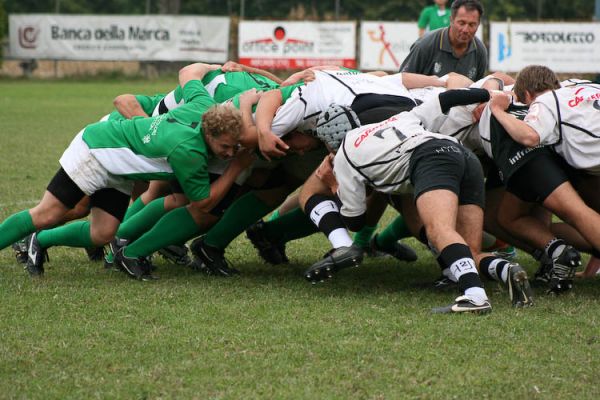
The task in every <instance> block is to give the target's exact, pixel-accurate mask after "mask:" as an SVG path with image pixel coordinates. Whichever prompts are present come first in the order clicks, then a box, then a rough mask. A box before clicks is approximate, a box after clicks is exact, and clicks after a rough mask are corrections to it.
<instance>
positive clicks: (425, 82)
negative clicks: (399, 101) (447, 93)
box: [400, 72, 446, 89]
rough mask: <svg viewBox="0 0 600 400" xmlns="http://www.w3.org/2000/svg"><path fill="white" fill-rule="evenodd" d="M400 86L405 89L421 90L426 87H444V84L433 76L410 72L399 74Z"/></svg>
mask: <svg viewBox="0 0 600 400" xmlns="http://www.w3.org/2000/svg"><path fill="white" fill-rule="evenodd" d="M400 74H401V76H402V84H403V85H404V87H406V88H407V89H415V88H422V87H427V86H433V87H445V86H446V82H445V81H443V80H442V79H440V78H439V77H437V76H435V75H422V74H415V73H412V72H401V73H400Z"/></svg>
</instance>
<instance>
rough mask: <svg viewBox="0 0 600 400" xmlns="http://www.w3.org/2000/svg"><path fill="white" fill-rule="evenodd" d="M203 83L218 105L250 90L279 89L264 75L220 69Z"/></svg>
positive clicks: (205, 78) (209, 75)
mask: <svg viewBox="0 0 600 400" xmlns="http://www.w3.org/2000/svg"><path fill="white" fill-rule="evenodd" d="M202 83H204V85H205V86H206V89H207V90H208V92H209V93H210V94H211V95H212V96H213V98H214V99H215V101H216V102H217V103H222V102H224V101H227V100H229V99H231V98H233V96H235V95H236V94H238V93H242V92H245V91H246V90H249V89H256V90H260V91H266V90H271V89H277V88H278V87H279V85H278V84H277V82H275V81H272V80H271V79H269V78H267V77H265V76H262V75H258V74H253V73H250V72H223V71H221V70H220V69H218V70H215V71H210V72H208V73H207V74H206V75H205V76H204V78H203V79H202Z"/></svg>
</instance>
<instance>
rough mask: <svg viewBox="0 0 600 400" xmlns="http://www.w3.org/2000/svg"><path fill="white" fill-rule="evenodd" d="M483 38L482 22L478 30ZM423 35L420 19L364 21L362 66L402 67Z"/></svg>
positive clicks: (389, 69) (361, 50)
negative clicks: (420, 30)
mask: <svg viewBox="0 0 600 400" xmlns="http://www.w3.org/2000/svg"><path fill="white" fill-rule="evenodd" d="M475 35H476V36H477V37H478V38H479V39H481V40H483V29H482V27H481V25H480V26H479V29H478V30H477V33H476V34H475ZM418 38H419V28H418V27H417V22H416V21H415V22H384V21H361V22H360V69H365V70H383V71H396V72H397V71H398V69H399V68H400V65H401V64H402V61H404V59H405V58H406V56H407V55H408V53H409V52H410V46H412V44H413V43H414V42H415V41H416V40H417V39H418Z"/></svg>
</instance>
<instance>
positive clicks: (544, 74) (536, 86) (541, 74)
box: [513, 65, 560, 103]
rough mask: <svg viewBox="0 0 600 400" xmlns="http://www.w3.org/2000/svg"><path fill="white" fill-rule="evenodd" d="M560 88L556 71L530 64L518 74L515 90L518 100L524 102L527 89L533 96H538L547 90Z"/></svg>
mask: <svg viewBox="0 0 600 400" xmlns="http://www.w3.org/2000/svg"><path fill="white" fill-rule="evenodd" d="M558 88H560V81H559V80H558V77H557V76H556V74H555V73H554V71H552V70H551V69H550V68H548V67H545V66H543V65H529V66H527V67H525V68H523V69H522V70H521V72H519V75H517V80H516V81H515V86H514V87H513V92H515V94H516V95H517V100H519V101H520V102H522V103H524V102H525V92H526V91H527V92H529V94H531V95H532V96H537V95H538V94H540V93H542V92H545V91H546V90H552V89H558Z"/></svg>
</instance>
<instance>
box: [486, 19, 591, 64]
mask: <svg viewBox="0 0 600 400" xmlns="http://www.w3.org/2000/svg"><path fill="white" fill-rule="evenodd" d="M489 53H490V69H491V70H492V71H504V72H517V71H520V70H521V69H522V68H523V67H525V66H527V65H531V64H540V65H545V66H547V67H549V68H552V70H554V71H555V72H574V73H586V72H600V23H545V22H544V23H531V22H527V23H524V22H513V23H510V22H492V23H491V24H490V49H489Z"/></svg>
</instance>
